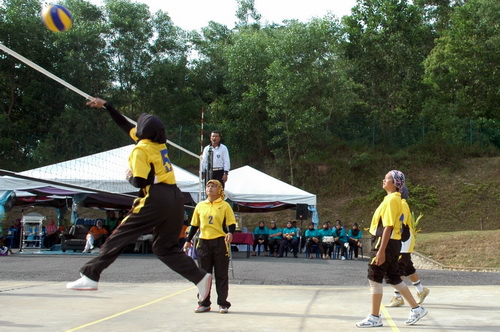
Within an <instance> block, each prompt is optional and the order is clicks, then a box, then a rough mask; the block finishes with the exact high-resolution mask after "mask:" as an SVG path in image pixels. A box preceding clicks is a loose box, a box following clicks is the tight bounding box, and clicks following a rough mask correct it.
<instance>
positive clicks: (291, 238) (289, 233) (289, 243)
mask: <svg viewBox="0 0 500 332" xmlns="http://www.w3.org/2000/svg"><path fill="white" fill-rule="evenodd" d="M290 247H291V248H292V251H293V257H294V258H297V257H299V256H298V255H297V254H298V252H299V239H298V237H297V228H295V227H293V226H292V222H291V221H288V222H287V223H286V228H284V229H283V240H282V241H281V245H280V249H279V254H278V257H283V253H284V252H285V249H287V250H289V249H290Z"/></svg>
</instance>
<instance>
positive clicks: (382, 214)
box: [370, 192, 403, 240]
mask: <svg viewBox="0 0 500 332" xmlns="http://www.w3.org/2000/svg"><path fill="white" fill-rule="evenodd" d="M402 212H403V210H402V203H401V194H400V193H399V192H394V193H392V194H389V195H387V196H385V197H384V200H383V201H382V203H380V205H379V207H378V208H377V210H375V213H374V214H373V217H372V222H371V225H370V234H371V235H374V236H382V233H383V228H385V227H393V229H392V233H391V239H392V240H401V228H402V226H403V222H402V221H403V220H402Z"/></svg>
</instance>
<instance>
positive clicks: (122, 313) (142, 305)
mask: <svg viewBox="0 0 500 332" xmlns="http://www.w3.org/2000/svg"><path fill="white" fill-rule="evenodd" d="M193 288H195V287H189V288H186V289H184V290H181V291H178V292H175V293H173V294H170V295H166V296H164V297H160V298H159V299H156V300H153V301H151V302H148V303H144V304H141V305H140V306H137V307H134V308H131V309H127V310H124V311H122V312H119V313H117V314H114V315H111V316H108V317H104V318H101V319H99V320H96V321H93V322H90V323H87V324H84V325H80V326H78V327H75V328H72V329H70V330H66V331H65V332H71V331H76V330H80V329H83V328H85V327H88V326H92V325H95V324H98V323H101V322H104V321H106V320H108V319H112V318H115V317H118V316H121V315H124V314H126V313H129V312H132V311H134V310H137V309H141V308H144V307H147V306H149V305H151V304H154V303H157V302H160V301H163V300H165V299H168V298H169V297H172V296H176V295H179V294H182V293H184V292H187V291H189V290H191V289H193Z"/></svg>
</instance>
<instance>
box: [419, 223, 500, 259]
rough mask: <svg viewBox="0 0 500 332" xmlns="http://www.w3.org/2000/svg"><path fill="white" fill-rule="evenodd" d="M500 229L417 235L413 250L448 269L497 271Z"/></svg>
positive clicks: (499, 254) (499, 256)
mask: <svg viewBox="0 0 500 332" xmlns="http://www.w3.org/2000/svg"><path fill="white" fill-rule="evenodd" d="M499 240H500V230H487V231H458V232H437V233H419V234H418V235H417V242H416V246H415V251H417V252H419V253H421V254H422V255H424V256H426V257H429V258H432V259H433V260H435V261H437V262H439V263H441V264H443V265H445V266H448V267H466V268H475V267H479V268H496V269H498V268H500V241H499Z"/></svg>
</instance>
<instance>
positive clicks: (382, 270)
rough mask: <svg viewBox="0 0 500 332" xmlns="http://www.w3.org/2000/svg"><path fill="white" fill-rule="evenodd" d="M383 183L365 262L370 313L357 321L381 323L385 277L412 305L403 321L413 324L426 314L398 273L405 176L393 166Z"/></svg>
mask: <svg viewBox="0 0 500 332" xmlns="http://www.w3.org/2000/svg"><path fill="white" fill-rule="evenodd" d="M382 183H383V184H382V187H383V188H384V189H385V191H386V192H387V195H386V196H385V197H384V200H383V201H382V203H381V204H380V205H379V207H378V208H377V210H375V213H374V214H373V218H372V222H371V224H370V234H371V235H372V250H371V258H370V262H369V264H368V283H369V284H370V290H371V295H372V296H371V300H372V308H371V313H370V314H369V315H368V316H367V317H366V318H365V319H364V320H362V321H360V322H358V323H357V324H356V326H357V327H362V328H370V327H379V326H383V323H382V317H381V316H380V306H381V303H382V296H383V286H382V282H383V280H384V279H385V281H386V282H387V283H388V284H391V285H392V286H393V287H394V289H395V290H396V291H398V292H399V293H401V295H402V296H403V297H404V298H405V299H406V300H407V301H408V303H409V304H410V305H411V310H410V315H409V317H408V319H407V320H406V321H405V324H406V325H413V324H415V323H416V322H418V321H419V320H420V319H421V318H422V317H424V316H425V315H427V310H426V309H424V308H422V307H421V306H419V305H418V303H417V302H416V301H415V299H414V298H413V296H412V295H411V293H410V291H409V290H408V287H407V286H406V284H405V283H404V282H403V280H402V279H401V276H400V275H399V266H398V258H399V253H400V251H401V233H402V225H403V215H402V212H403V208H402V203H401V192H402V190H403V188H404V185H405V176H404V174H403V173H402V172H400V171H397V170H392V171H390V172H389V173H387V174H386V176H385V178H384V180H383V182H382Z"/></svg>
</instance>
